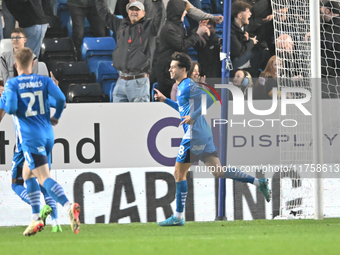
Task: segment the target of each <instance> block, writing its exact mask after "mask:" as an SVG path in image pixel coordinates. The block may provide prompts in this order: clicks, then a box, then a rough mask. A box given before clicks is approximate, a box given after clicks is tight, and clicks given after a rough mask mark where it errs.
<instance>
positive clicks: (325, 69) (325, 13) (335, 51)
mask: <svg viewBox="0 0 340 255" xmlns="http://www.w3.org/2000/svg"><path fill="white" fill-rule="evenodd" d="M320 12H321V14H322V19H321V28H320V31H321V74H322V78H324V79H323V82H322V85H323V87H322V95H323V97H325V98H332V97H338V91H339V88H340V87H339V86H340V84H338V79H336V78H337V77H338V76H340V70H339V68H340V16H339V14H340V6H339V3H338V2H337V1H328V2H326V3H322V2H321V3H320Z"/></svg>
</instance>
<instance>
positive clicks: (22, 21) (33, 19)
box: [3, 0, 47, 28]
mask: <svg viewBox="0 0 340 255" xmlns="http://www.w3.org/2000/svg"><path fill="white" fill-rule="evenodd" d="M3 1H5V3H6V6H7V9H8V10H9V12H10V13H11V14H12V15H13V17H14V18H15V19H16V20H17V21H18V22H19V27H22V28H27V27H31V26H34V25H41V24H47V18H46V16H45V13H44V11H43V8H42V4H41V1H42V0H3Z"/></svg>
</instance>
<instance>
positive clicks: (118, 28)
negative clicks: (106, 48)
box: [96, 0, 164, 102]
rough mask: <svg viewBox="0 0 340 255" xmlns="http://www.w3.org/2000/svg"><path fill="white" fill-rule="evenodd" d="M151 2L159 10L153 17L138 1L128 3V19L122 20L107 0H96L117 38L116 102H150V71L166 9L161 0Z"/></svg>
mask: <svg viewBox="0 0 340 255" xmlns="http://www.w3.org/2000/svg"><path fill="white" fill-rule="evenodd" d="M152 4H153V8H154V9H156V10H159V11H158V12H156V15H155V16H154V17H153V18H152V19H150V18H147V17H145V7H144V5H143V4H142V3H141V2H138V1H135V2H131V3H129V4H128V5H127V7H126V8H127V12H128V17H127V18H125V19H119V18H117V17H116V16H115V15H114V14H111V13H110V10H109V8H108V6H107V1H106V0H96V5H97V10H98V13H99V15H100V16H101V17H102V18H103V19H104V21H105V24H106V25H107V26H108V27H109V28H110V29H111V30H112V31H113V32H114V33H115V34H116V38H117V48H116V49H115V50H114V51H113V53H112V58H113V66H114V67H115V68H116V69H117V70H118V71H119V78H118V81H117V83H116V86H115V88H114V90H113V102H149V101H150V96H149V88H150V80H149V74H150V71H151V66H152V63H151V62H152V58H153V52H154V50H155V40H156V36H157V34H158V31H159V29H160V26H161V22H162V19H163V11H162V10H163V9H164V5H163V2H162V1H161V0H155V1H153V2H152Z"/></svg>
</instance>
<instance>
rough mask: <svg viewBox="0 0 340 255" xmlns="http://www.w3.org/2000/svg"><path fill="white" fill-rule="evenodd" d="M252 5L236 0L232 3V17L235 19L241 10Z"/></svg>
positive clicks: (243, 10)
mask: <svg viewBox="0 0 340 255" xmlns="http://www.w3.org/2000/svg"><path fill="white" fill-rule="evenodd" d="M251 7H252V6H251V5H250V4H247V3H245V2H242V1H236V2H234V3H233V4H232V5H231V17H233V18H234V19H235V18H236V17H237V15H238V14H239V13H241V12H245V11H246V10H247V9H249V10H250V9H251Z"/></svg>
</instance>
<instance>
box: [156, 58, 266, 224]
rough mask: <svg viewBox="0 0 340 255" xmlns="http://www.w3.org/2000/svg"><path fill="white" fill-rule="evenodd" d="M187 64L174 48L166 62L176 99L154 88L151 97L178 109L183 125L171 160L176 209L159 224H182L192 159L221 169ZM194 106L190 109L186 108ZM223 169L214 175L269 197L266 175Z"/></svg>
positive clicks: (188, 62)
mask: <svg viewBox="0 0 340 255" xmlns="http://www.w3.org/2000/svg"><path fill="white" fill-rule="evenodd" d="M190 68H191V59H190V57H189V56H188V55H186V54H184V53H178V52H175V53H174V54H173V55H172V61H171V64H170V69H169V72H170V76H171V78H172V79H174V80H175V81H176V83H177V84H178V90H177V102H174V101H172V100H171V99H169V98H166V97H165V96H164V95H163V94H162V93H161V92H160V91H159V90H157V89H155V91H156V92H157V94H155V99H156V100H158V101H161V102H165V103H166V104H168V105H170V106H171V107H172V108H174V109H175V110H177V111H179V113H180V115H181V119H182V122H181V123H180V125H183V129H184V132H185V134H184V136H183V139H182V142H181V145H180V147H179V150H178V155H177V158H176V164H175V173H174V176H175V180H176V212H175V215H172V216H171V217H170V218H168V219H166V220H165V221H162V222H159V223H158V225H160V226H183V225H184V223H185V221H184V217H183V216H184V213H183V211H184V205H185V200H186V197H187V192H188V187H187V181H186V175H187V173H188V171H189V168H190V166H191V164H192V162H195V161H198V160H202V161H203V162H204V163H205V165H206V166H208V167H209V166H210V167H215V169H217V170H218V169H222V167H221V162H220V160H219V158H218V156H217V151H216V147H215V145H214V143H213V137H212V132H211V129H210V127H209V125H208V123H207V122H206V120H205V118H204V116H202V115H201V97H202V94H204V93H205V92H204V91H203V90H202V89H199V86H198V85H197V84H196V83H195V82H194V81H193V80H192V79H190V78H188V77H187V73H188V71H189V70H190ZM206 98H207V108H209V107H210V106H211V105H212V103H213V99H212V98H211V97H210V96H207V97H206ZM190 107H194V109H190ZM228 170H229V171H226V172H223V171H213V172H212V173H213V175H214V176H215V177H216V178H231V179H233V180H237V181H240V182H246V183H251V184H254V185H255V186H256V187H258V188H259V189H260V191H261V192H262V194H263V195H264V197H265V199H266V201H267V202H269V201H270V195H271V191H270V189H269V187H268V180H267V179H266V178H263V179H257V178H254V177H252V176H250V175H247V174H245V173H243V172H241V171H239V170H237V171H235V170H234V169H233V171H230V169H228Z"/></svg>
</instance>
